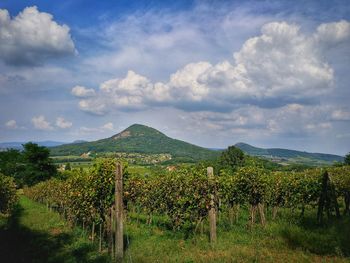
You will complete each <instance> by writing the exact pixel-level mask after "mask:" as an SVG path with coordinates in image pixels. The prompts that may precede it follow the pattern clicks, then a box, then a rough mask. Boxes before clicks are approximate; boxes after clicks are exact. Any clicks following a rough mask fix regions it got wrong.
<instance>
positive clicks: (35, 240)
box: [0, 196, 109, 263]
mask: <svg viewBox="0 0 350 263" xmlns="http://www.w3.org/2000/svg"><path fill="white" fill-rule="evenodd" d="M0 261H1V262H4V263H6V262H38V263H39V262H57V263H58V262H69V263H75V262H109V258H108V257H107V256H106V255H104V254H99V253H98V252H97V248H96V245H94V244H92V243H91V242H89V241H88V239H86V237H85V235H84V233H83V232H82V231H81V230H79V229H78V228H75V229H71V228H70V227H68V226H67V225H66V223H65V222H64V220H62V219H61V218H60V216H59V215H58V214H57V213H55V212H51V211H48V210H47V208H46V207H45V206H43V205H41V204H37V203H35V202H33V201H31V200H29V199H28V198H26V197H24V196H21V198H20V202H19V205H18V206H17V207H16V209H15V211H14V213H13V214H12V216H11V217H9V218H5V217H0Z"/></svg>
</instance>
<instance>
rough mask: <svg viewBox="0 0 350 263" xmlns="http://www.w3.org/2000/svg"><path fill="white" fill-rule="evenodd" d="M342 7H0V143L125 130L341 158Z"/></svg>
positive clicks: (347, 41)
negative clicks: (142, 128)
mask: <svg viewBox="0 0 350 263" xmlns="http://www.w3.org/2000/svg"><path fill="white" fill-rule="evenodd" d="M349 47H350V5H349V4H348V1H198V2H197V1H90V0H89V1H86V0H84V1H82V0H81V1H13V0H11V1H7V0H5V1H2V2H1V3H0V111H1V115H0V141H25V140H35V141H38V140H48V139H50V140H59V141H65V142H69V141H73V140H76V139H86V140H95V139H100V138H104V137H107V136H111V135H113V134H115V133H117V132H119V131H121V130H122V129H124V128H126V127H128V126H129V125H131V124H133V123H141V124H146V125H149V126H152V127H154V128H157V129H159V130H161V131H162V132H164V133H166V134H167V135H169V136H171V137H175V138H178V139H182V140H186V141H189V142H192V143H195V144H198V145H201V146H205V147H213V148H221V147H227V146H228V145H232V144H234V143H236V142H240V141H243V142H247V143H250V144H253V145H256V146H261V147H285V148H292V149H298V150H306V151H313V152H316V151H317V152H328V153H336V154H342V155H343V154H345V153H347V152H349V151H350V106H349V99H350V89H349V83H350V76H349V74H348V69H349V64H350V48H349Z"/></svg>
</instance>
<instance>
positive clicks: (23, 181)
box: [0, 142, 57, 187]
mask: <svg viewBox="0 0 350 263" xmlns="http://www.w3.org/2000/svg"><path fill="white" fill-rule="evenodd" d="M23 147H24V150H23V152H20V151H18V150H8V151H4V152H0V172H2V173H4V174H6V175H7V176H11V177H13V178H14V179H15V182H16V184H17V186H18V187H22V186H23V185H29V186H30V185H34V184H36V183H38V182H40V181H44V180H47V179H49V178H51V177H54V176H55V175H56V173H57V171H56V166H55V165H54V164H53V163H52V160H51V159H50V158H49V154H50V152H49V149H48V148H46V147H44V146H38V145H37V144H35V143H31V142H29V143H26V144H24V145H23Z"/></svg>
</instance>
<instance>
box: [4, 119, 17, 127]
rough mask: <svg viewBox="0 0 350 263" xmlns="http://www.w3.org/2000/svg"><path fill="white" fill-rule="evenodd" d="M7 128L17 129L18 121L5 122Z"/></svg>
mask: <svg viewBox="0 0 350 263" xmlns="http://www.w3.org/2000/svg"><path fill="white" fill-rule="evenodd" d="M5 126H6V128H8V129H17V128H18V126H17V122H16V121H15V120H9V121H8V122H6V123H5Z"/></svg>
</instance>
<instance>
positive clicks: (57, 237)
mask: <svg viewBox="0 0 350 263" xmlns="http://www.w3.org/2000/svg"><path fill="white" fill-rule="evenodd" d="M222 217H224V216H223V215H222ZM247 217H248V215H247V214H245V215H243V216H242V217H241V219H240V220H239V222H237V223H234V224H233V225H232V226H231V225H230V224H228V222H225V220H222V221H221V222H220V221H219V231H218V242H217V244H216V245H215V246H214V247H212V246H211V245H210V243H209V242H208V235H207V234H206V233H207V224H206V223H205V224H204V229H203V234H201V233H197V234H195V235H193V234H191V235H190V236H187V237H186V236H185V235H184V234H183V233H178V232H173V231H171V230H169V229H167V228H166V227H164V224H163V223H162V219H161V218H159V219H157V218H155V219H154V222H153V223H152V224H151V225H148V224H146V216H145V215H136V214H132V213H131V214H129V215H128V217H127V220H126V230H125V240H126V244H127V247H126V250H125V262H350V260H349V259H347V258H344V257H343V255H342V254H341V253H340V251H341V248H343V249H346V251H347V252H348V253H350V246H349V244H350V236H349V235H348V233H350V222H349V219H348V218H347V219H343V220H339V221H336V222H334V223H332V224H330V225H328V226H327V227H326V228H324V227H317V226H315V225H314V224H313V221H314V211H310V213H307V214H306V215H305V218H304V219H303V220H300V218H298V217H295V216H292V215H291V214H290V213H289V211H288V210H287V209H286V210H284V211H283V213H282V214H281V215H280V217H279V219H278V220H277V221H276V222H273V223H269V224H268V225H267V226H266V227H265V228H263V227H261V226H257V227H256V228H255V229H253V230H248V229H247V225H246V219H247ZM0 219H1V221H0V240H1V244H0V245H1V246H0V254H1V255H2V256H3V257H2V258H8V259H9V260H8V261H4V262H31V260H33V261H34V259H35V262H110V259H109V257H108V256H107V254H106V250H104V252H103V253H98V252H97V251H98V244H97V243H98V242H95V244H92V243H91V241H90V240H89V237H88V236H89V235H88V234H87V233H86V232H84V231H82V229H81V228H80V227H73V228H71V227H69V226H68V225H67V223H66V222H65V221H64V220H63V219H62V218H61V217H60V216H59V215H58V214H57V213H56V212H53V211H49V210H48V209H47V207H46V206H44V205H41V204H37V203H35V202H33V201H30V200H29V199H28V198H26V197H24V196H21V199H20V203H19V206H18V207H17V208H16V212H15V213H14V214H13V216H12V217H11V218H10V219H8V220H7V219H6V218H4V217H0ZM18 240H21V242H20V243H19V242H18ZM10 259H12V261H11V260H10Z"/></svg>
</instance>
